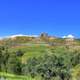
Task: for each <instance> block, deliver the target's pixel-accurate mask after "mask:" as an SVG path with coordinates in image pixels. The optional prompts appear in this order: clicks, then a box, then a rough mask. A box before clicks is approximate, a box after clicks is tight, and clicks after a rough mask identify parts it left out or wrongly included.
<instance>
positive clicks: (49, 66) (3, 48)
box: [0, 34, 80, 80]
mask: <svg viewBox="0 0 80 80" xmlns="http://www.w3.org/2000/svg"><path fill="white" fill-rule="evenodd" d="M79 67H80V39H75V38H70V37H68V38H58V37H53V36H49V35H47V34H41V35H40V36H38V37H33V36H15V37H9V38H4V39H2V40H0V76H1V77H3V78H7V79H9V80H37V79H38V78H39V80H79V78H80V77H79V76H80V68H79ZM10 74H12V75H10Z"/></svg>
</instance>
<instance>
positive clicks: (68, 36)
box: [62, 34, 75, 39]
mask: <svg viewBox="0 0 80 80" xmlns="http://www.w3.org/2000/svg"><path fill="white" fill-rule="evenodd" d="M62 38H71V39H74V38H75V37H74V36H73V35H71V34H69V35H67V36H63V37H62Z"/></svg>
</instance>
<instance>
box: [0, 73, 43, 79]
mask: <svg viewBox="0 0 80 80" xmlns="http://www.w3.org/2000/svg"><path fill="white" fill-rule="evenodd" d="M0 80H42V79H41V78H40V77H39V76H38V77H35V78H31V77H30V76H19V75H13V74H8V73H5V72H0Z"/></svg>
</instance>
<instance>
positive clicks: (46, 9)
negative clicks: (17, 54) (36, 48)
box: [0, 0, 80, 38]
mask: <svg viewBox="0 0 80 80" xmlns="http://www.w3.org/2000/svg"><path fill="white" fill-rule="evenodd" d="M79 3H80V1H79V0H76V1H73V0H67V1H64V0H40V1H37V0H23V1H22V0H17V1H16V0H12V1H11V0H8V1H6V0H3V1H0V7H1V8H0V10H1V13H0V37H4V36H9V35H15V34H35V35H39V34H40V33H41V32H46V33H48V34H49V35H53V36H58V37H62V36H65V35H69V34H71V35H74V36H75V37H78V38H80V32H79V31H80V11H79V9H80V4H79Z"/></svg>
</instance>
